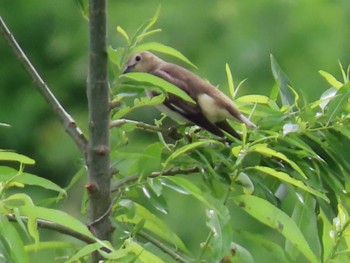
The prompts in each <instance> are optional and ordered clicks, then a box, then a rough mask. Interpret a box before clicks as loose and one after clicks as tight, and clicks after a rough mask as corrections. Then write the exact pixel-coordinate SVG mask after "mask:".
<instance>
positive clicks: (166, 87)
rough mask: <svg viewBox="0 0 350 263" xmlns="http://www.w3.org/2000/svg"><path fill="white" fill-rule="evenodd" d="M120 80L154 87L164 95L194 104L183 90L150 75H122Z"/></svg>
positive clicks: (138, 73) (132, 73) (135, 73)
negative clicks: (144, 83) (173, 96)
mask: <svg viewBox="0 0 350 263" xmlns="http://www.w3.org/2000/svg"><path fill="white" fill-rule="evenodd" d="M120 77H121V78H126V79H130V80H134V81H138V82H146V83H149V84H151V85H154V86H156V87H159V88H161V89H162V90H163V91H165V92H166V93H172V94H174V95H176V96H179V97H180V98H182V99H183V100H185V101H187V102H190V103H195V101H194V100H193V99H192V98H191V97H190V96H189V95H188V94H187V93H186V92H185V91H183V90H181V89H180V88H178V87H176V86H175V85H173V84H171V83H169V82H167V81H166V80H164V79H161V78H159V77H157V76H154V75H152V74H148V73H143V72H130V73H128V74H123V75H121V76H120Z"/></svg>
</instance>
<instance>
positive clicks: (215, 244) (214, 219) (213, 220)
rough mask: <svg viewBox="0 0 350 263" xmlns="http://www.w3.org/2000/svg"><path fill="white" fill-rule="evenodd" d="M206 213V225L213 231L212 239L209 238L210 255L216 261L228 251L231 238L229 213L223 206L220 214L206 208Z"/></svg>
mask: <svg viewBox="0 0 350 263" xmlns="http://www.w3.org/2000/svg"><path fill="white" fill-rule="evenodd" d="M206 215H207V226H208V227H209V228H210V230H211V231H212V233H213V237H212V240H210V248H211V251H212V255H211V256H212V257H213V258H214V260H215V262H217V261H219V260H220V259H222V258H223V257H224V256H225V255H226V254H228V253H229V252H230V248H231V240H232V229H231V226H230V224H229V219H230V215H229V212H228V210H227V207H225V206H222V207H221V211H220V214H219V213H218V212H217V211H215V210H212V209H207V210H206Z"/></svg>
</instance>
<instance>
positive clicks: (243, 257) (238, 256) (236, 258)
mask: <svg viewBox="0 0 350 263" xmlns="http://www.w3.org/2000/svg"><path fill="white" fill-rule="evenodd" d="M220 262H230V263H231V262H235V263H254V262H255V261H254V258H253V256H252V254H251V253H250V252H249V251H248V250H247V249H246V248H244V247H242V246H241V245H239V244H237V243H234V242H231V248H230V253H229V254H228V255H225V257H223V258H222V260H221V261H220Z"/></svg>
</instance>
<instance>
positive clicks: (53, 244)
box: [24, 241, 76, 253]
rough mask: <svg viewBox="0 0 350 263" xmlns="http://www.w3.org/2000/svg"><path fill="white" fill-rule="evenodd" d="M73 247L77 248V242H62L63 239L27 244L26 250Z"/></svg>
mask: <svg viewBox="0 0 350 263" xmlns="http://www.w3.org/2000/svg"><path fill="white" fill-rule="evenodd" d="M66 248H71V249H75V248H76V246H75V244H72V243H69V242H61V241H46V242H39V243H37V244H32V245H26V246H25V247H24V249H25V251H26V252H34V253H35V252H38V251H40V250H54V249H66Z"/></svg>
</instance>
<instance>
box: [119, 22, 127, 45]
mask: <svg viewBox="0 0 350 263" xmlns="http://www.w3.org/2000/svg"><path fill="white" fill-rule="evenodd" d="M117 32H118V33H119V34H120V35H121V36H122V37H124V39H125V40H126V42H127V43H128V44H130V39H129V36H128V34H127V33H126V31H125V30H124V29H123V28H122V27H120V26H117Z"/></svg>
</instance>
